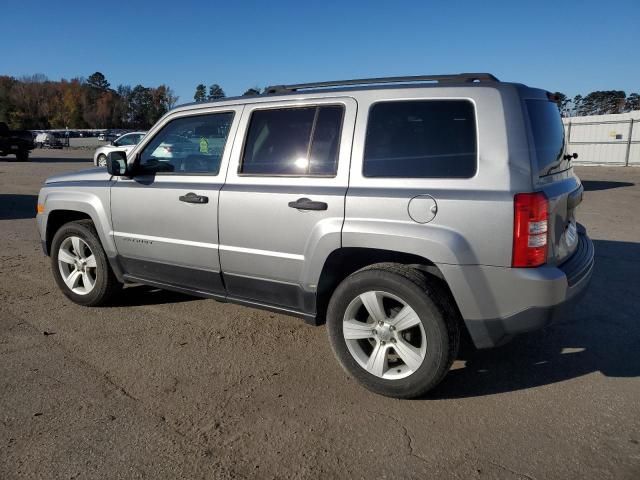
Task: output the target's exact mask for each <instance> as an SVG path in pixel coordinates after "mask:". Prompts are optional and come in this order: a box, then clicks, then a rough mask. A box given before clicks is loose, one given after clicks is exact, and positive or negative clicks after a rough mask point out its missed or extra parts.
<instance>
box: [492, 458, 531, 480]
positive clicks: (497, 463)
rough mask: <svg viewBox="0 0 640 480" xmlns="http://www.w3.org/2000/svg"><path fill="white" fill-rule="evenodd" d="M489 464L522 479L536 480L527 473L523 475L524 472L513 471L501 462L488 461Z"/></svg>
mask: <svg viewBox="0 0 640 480" xmlns="http://www.w3.org/2000/svg"><path fill="white" fill-rule="evenodd" d="M487 462H489V463H490V464H491V465H493V466H495V467H498V468H501V469H502V470H504V471H506V472H509V473H513V474H514V475H517V476H519V477H522V478H526V479H527V480H536V478H535V477H533V476H531V475H529V474H526V473H522V472H518V471H517V470H513V469H512V468H509V467H507V466H506V465H502V464H501V463H500V462H494V461H493V460H487Z"/></svg>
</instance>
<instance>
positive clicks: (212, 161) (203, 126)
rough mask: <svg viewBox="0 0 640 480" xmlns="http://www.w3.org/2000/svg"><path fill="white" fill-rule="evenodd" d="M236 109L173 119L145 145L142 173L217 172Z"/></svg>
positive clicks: (141, 158) (140, 164)
mask: <svg viewBox="0 0 640 480" xmlns="http://www.w3.org/2000/svg"><path fill="white" fill-rule="evenodd" d="M232 121H233V112H224V113H209V114H206V115H194V116H189V117H182V118H177V119H175V120H172V121H171V122H169V123H168V124H167V125H165V126H164V127H163V128H162V130H160V132H158V133H157V134H156V136H155V137H153V139H152V140H151V141H150V142H149V143H148V144H147V145H146V146H145V147H144V150H143V151H142V152H141V154H140V163H139V166H138V167H139V169H140V171H141V173H158V172H163V173H175V174H188V173H208V174H213V175H215V174H217V173H218V171H219V170H220V161H221V160H222V154H223V152H224V147H225V144H226V142H227V136H228V134H229V129H230V128H231V122H232Z"/></svg>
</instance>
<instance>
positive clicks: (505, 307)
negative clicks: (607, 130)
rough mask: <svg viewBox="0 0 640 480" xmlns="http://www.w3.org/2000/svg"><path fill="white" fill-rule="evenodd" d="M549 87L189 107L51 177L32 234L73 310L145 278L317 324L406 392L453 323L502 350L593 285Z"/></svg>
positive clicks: (423, 374) (344, 357)
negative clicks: (133, 141)
mask: <svg viewBox="0 0 640 480" xmlns="http://www.w3.org/2000/svg"><path fill="white" fill-rule="evenodd" d="M554 100H555V99H554V98H553V96H552V95H550V94H549V93H548V92H546V91H544V90H539V89H534V88H529V87H527V86H524V85H521V84H514V83H503V82H500V81H498V80H497V79H496V78H495V77H493V76H492V75H489V74H460V75H438V76H421V77H400V78H381V79H364V80H350V81H344V82H325V83H315V84H304V85H289V86H278V87H271V88H270V89H268V92H267V94H266V95H260V96H254V97H242V98H229V99H224V100H221V101H215V102H209V103H197V104H192V105H186V106H182V107H179V108H176V109H175V110H173V111H171V112H169V113H168V114H166V115H165V116H164V117H163V118H162V119H160V121H158V123H157V124H156V125H155V126H154V127H153V128H152V129H151V130H150V132H149V133H148V134H147V135H146V136H145V137H144V138H143V140H142V141H141V142H140V144H138V145H137V146H136V147H135V148H133V150H131V151H130V152H128V153H125V152H122V151H114V152H111V153H110V154H109V158H108V160H107V170H108V171H105V170H104V169H99V168H98V169H91V170H86V171H82V172H77V173H69V174H65V175H58V176H55V177H52V178H50V179H48V180H47V181H46V183H45V185H44V187H43V188H42V190H41V191H40V197H39V200H38V212H39V213H38V216H37V219H38V227H39V230H40V235H41V238H42V245H43V248H44V251H45V253H46V254H48V255H50V256H51V264H52V268H53V275H54V278H55V280H56V282H57V283H58V285H59V287H60V288H61V289H62V291H63V292H64V294H65V295H67V296H68V297H69V298H70V299H71V300H73V301H74V302H76V303H79V304H82V305H88V306H95V305H101V304H103V303H105V302H106V301H107V300H108V299H109V298H110V297H111V296H112V295H113V294H115V293H116V292H117V291H118V290H119V289H120V288H121V287H122V285H123V284H147V285H152V286H155V287H160V288H163V289H170V290H177V291H180V292H185V293H189V294H193V295H199V296H203V297H210V298H214V299H217V300H221V301H228V302H235V303H239V304H242V305H247V306H252V307H257V308H264V309H269V310H273V311H276V312H281V313H285V314H289V315H295V316H299V317H302V318H303V319H305V320H306V321H307V322H309V323H312V324H322V323H325V322H326V325H327V329H328V334H329V340H330V342H331V345H332V347H333V349H334V351H335V354H336V356H337V357H338V360H339V361H340V363H341V364H342V366H343V367H344V368H345V369H346V370H347V371H348V372H349V373H350V374H351V375H353V376H354V377H356V378H357V379H358V380H359V381H360V382H361V383H362V384H364V385H365V386H366V387H367V388H369V389H371V390H373V391H375V392H378V393H381V394H384V395H389V396H394V397H401V398H409V397H416V396H419V395H422V394H424V393H425V392H427V391H428V390H430V389H431V388H433V387H434V386H435V385H436V384H438V382H440V380H441V379H442V378H443V377H444V375H445V374H446V373H447V371H448V369H449V368H450V366H451V363H452V362H453V360H454V359H455V357H456V354H457V351H458V345H459V339H460V335H461V333H463V332H465V331H466V332H467V333H468V335H469V336H470V338H471V340H472V341H473V343H474V344H475V346H476V347H478V348H488V347H494V346H497V345H500V344H502V343H504V342H505V341H507V340H508V339H509V338H510V337H512V336H513V335H514V334H517V333H520V332H526V331H530V330H534V329H537V328H541V327H543V326H545V325H547V324H549V323H550V322H551V321H553V320H554V319H556V318H558V317H559V316H562V315H565V314H566V313H565V312H566V309H565V307H567V306H568V305H570V304H571V303H573V302H574V301H575V300H576V299H577V298H578V296H579V295H580V293H582V292H584V291H585V289H586V287H587V284H588V283H589V279H590V277H591V273H592V269H593V262H594V260H593V259H594V251H593V245H592V243H591V241H590V240H589V238H588V237H587V235H586V233H585V230H584V228H583V227H582V226H580V225H578V224H576V216H575V215H576V208H577V207H578V205H579V204H580V202H581V200H582V193H583V189H582V186H581V183H580V180H579V179H578V178H577V177H576V175H575V174H574V172H573V168H572V167H571V159H572V158H574V156H573V155H571V154H569V153H568V152H566V150H565V140H564V130H563V126H562V123H561V120H560V116H559V114H558V108H557V105H556V103H554ZM465 335H466V333H465ZM301 348H304V346H302V345H301Z"/></svg>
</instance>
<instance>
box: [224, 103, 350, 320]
mask: <svg viewBox="0 0 640 480" xmlns="http://www.w3.org/2000/svg"><path fill="white" fill-rule="evenodd" d="M355 115H356V102H355V100H353V99H351V98H344V97H342V98H335V99H331V98H323V99H317V100H312V101H311V100H310V101H290V100H288V101H279V102H273V103H268V104H264V103H262V104H258V105H254V106H247V107H245V110H244V113H243V118H242V121H241V124H240V127H239V131H238V138H239V139H241V140H240V141H237V142H236V146H237V148H234V152H233V154H232V159H231V162H230V165H229V172H228V174H227V180H226V183H225V185H224V187H223V188H222V190H221V193H220V210H219V211H220V263H221V267H222V271H223V276H224V282H225V286H226V288H227V293H228V295H229V296H230V297H234V298H236V299H241V300H246V301H248V302H257V303H262V304H268V305H273V306H278V307H282V308H285V309H291V310H295V311H298V312H307V313H310V314H311V313H313V312H314V311H315V303H314V301H315V300H314V299H315V293H314V292H315V290H316V287H317V285H316V282H317V278H315V277H316V275H315V273H314V272H318V273H319V271H320V269H321V268H322V263H320V266H319V267H318V266H317V265H316V264H317V263H319V262H323V261H324V259H325V258H326V256H327V255H328V254H329V253H330V252H331V251H332V250H334V249H337V248H339V247H340V232H341V228H342V222H343V219H344V198H345V194H346V190H347V185H348V177H349V175H348V174H349V160H350V152H351V142H352V138H353V126H354V122H355Z"/></svg>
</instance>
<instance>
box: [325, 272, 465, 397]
mask: <svg viewBox="0 0 640 480" xmlns="http://www.w3.org/2000/svg"><path fill="white" fill-rule="evenodd" d="M454 311H455V310H454V309H453V308H452V306H451V305H448V304H447V297H446V295H445V294H444V292H443V291H442V289H441V288H440V286H439V285H438V284H437V283H436V281H434V280H433V279H431V278H430V277H429V276H428V275H427V274H424V273H422V272H420V271H418V270H416V269H413V268H411V267H408V266H406V265H400V264H377V265H372V266H370V267H367V268H364V269H362V270H359V271H358V272H356V273H354V274H352V275H351V276H349V277H348V278H347V279H346V280H344V281H343V282H342V283H341V284H340V285H339V286H338V288H337V289H336V291H335V292H334V294H333V296H332V297H331V301H330V302H329V307H328V310H327V327H328V333H329V341H330V342H331V346H332V348H333V351H334V353H335V354H336V356H337V358H338V360H339V361H340V363H341V365H342V366H343V368H344V369H345V370H346V371H347V372H348V373H350V374H351V375H352V376H354V377H355V378H356V379H357V380H358V381H359V382H360V383H362V384H363V385H364V386H365V387H366V388H368V389H369V390H372V391H374V392H376V393H380V394H382V395H386V396H390V397H396V398H415V397H418V396H421V395H424V394H425V393H426V392H428V391H429V390H431V389H432V388H433V387H435V386H436V385H437V384H438V383H439V382H440V381H441V380H442V378H444V376H445V375H446V373H447V372H448V370H449V368H450V367H451V364H452V363H453V361H454V359H455V357H456V355H457V353H458V345H459V339H460V332H459V328H458V323H457V321H456V317H455V313H454Z"/></svg>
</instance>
